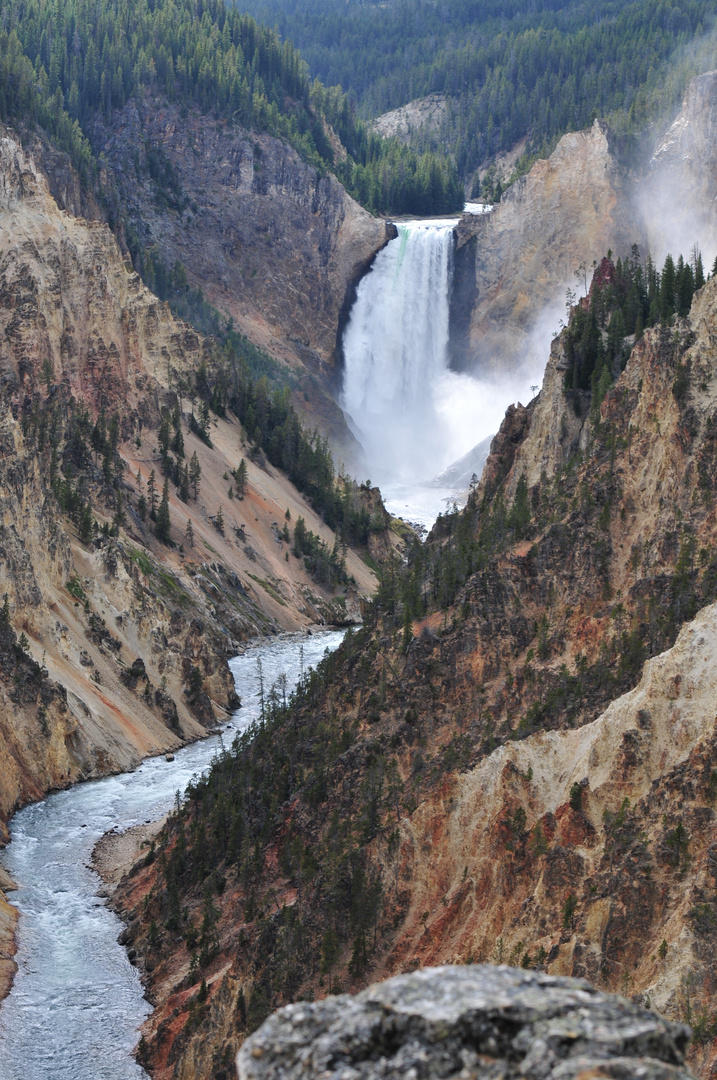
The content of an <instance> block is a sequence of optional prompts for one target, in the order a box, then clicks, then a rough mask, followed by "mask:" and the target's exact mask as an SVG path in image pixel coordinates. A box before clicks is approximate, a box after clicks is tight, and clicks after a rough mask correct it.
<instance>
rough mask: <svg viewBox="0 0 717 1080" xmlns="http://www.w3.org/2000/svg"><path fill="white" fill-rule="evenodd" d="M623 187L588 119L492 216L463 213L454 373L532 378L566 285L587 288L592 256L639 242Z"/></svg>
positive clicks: (601, 134)
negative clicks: (520, 373)
mask: <svg viewBox="0 0 717 1080" xmlns="http://www.w3.org/2000/svg"><path fill="white" fill-rule="evenodd" d="M628 190H629V189H628V187H627V177H626V174H625V171H624V169H623V168H622V167H621V166H620V164H619V163H618V160H617V158H616V155H615V153H614V149H613V147H612V145H611V138H610V134H609V132H608V129H607V127H606V126H605V125H604V124H601V123H599V122H598V121H595V123H594V124H593V126H592V128H590V129H589V130H588V131H579V132H574V133H571V134H569V135H564V136H563V138H562V139H561V140H560V142H559V143H558V145H557V147H556V149H555V151H554V152H553V153H552V154H551V156H550V158H549V159H547V160H545V161H538V162H536V163H535V165H534V166H533V167H532V169H531V170H530V172H529V173H528V174H527V176H524V177H521V178H520V179H519V180H517V181H516V182H515V183H514V184H513V185H512V186H511V187H510V188H509V189H508V190H507V191H506V192H505V194H504V195H503V197H502V199H501V201H500V203H498V205H497V206H495V207H494V209H493V211H492V212H491V213H490V214H485V215H478V216H473V215H464V217H463V218H462V220H461V222H460V224H459V225H458V227H457V230H456V235H457V245H456V258H455V272H454V281H453V292H452V302H451V343H450V348H451V362H452V366H453V367H455V368H457V369H461V370H468V371H472V372H476V373H478V374H493V375H498V374H500V373H505V372H509V373H513V372H515V371H516V370H521V369H522V370H523V371H525V374H526V379H529V378H531V377H533V376H534V375H537V376H538V378H539V374H540V371H541V370H542V366H543V364H544V356H545V352H546V349H547V347H548V345H549V342H550V337H551V334H552V333H553V332H554V330H555V327H556V325H557V323H558V320H559V318H560V316H561V315H563V314H564V311H565V291H566V288H570V289H572V290H575V289H576V288H578V287H579V285H583V286H584V288H583V291H585V289H586V288H587V283H588V282H589V280H590V275H591V273H592V263H593V260H594V259H599V258H600V257H601V255H603V254H604V252H605V251H606V250H607V249H608V248H613V249H615V250H621V251H628V250H629V248H630V245H631V244H632V243H633V242H639V241H640V240H641V239H642V236H641V232H642V230H641V229H640V228H639V227H638V228H637V229H636V227H635V224H634V221H633V220H632V219H631V217H630V206H629V200H628ZM581 264H583V265H586V266H587V269H586V270H585V272H584V274H583V275H582V280H581V281H580V282H578V281H577V280H576V271H577V270H578V268H579V267H580V266H581Z"/></svg>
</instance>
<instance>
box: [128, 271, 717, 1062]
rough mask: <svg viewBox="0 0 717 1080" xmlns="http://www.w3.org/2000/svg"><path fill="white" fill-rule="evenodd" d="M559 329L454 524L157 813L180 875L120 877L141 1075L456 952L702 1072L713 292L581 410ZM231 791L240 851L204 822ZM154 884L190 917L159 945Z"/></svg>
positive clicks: (716, 837) (710, 770)
mask: <svg viewBox="0 0 717 1080" xmlns="http://www.w3.org/2000/svg"><path fill="white" fill-rule="evenodd" d="M564 342H565V335H563V336H562V337H561V339H559V340H558V341H557V342H556V343H555V345H554V348H553V351H552V353H551V359H550V363H549V365H548V369H547V372H546V379H545V383H544V386H543V390H542V391H541V394H540V396H539V397H538V399H537V400H536V401H534V402H533V403H531V405H530V406H529V407H528V408H527V409H523V408H522V407H521V408H515V407H514V408H512V409H511V410H509V413H508V415H507V416H506V420H505V422H504V425H503V426H502V428H501V431H500V432H499V434H498V436H497V437H496V439H495V440H494V444H493V446H492V449H491V456H490V458H489V461H488V464H487V467H486V472H485V474H484V478H483V481H482V483H481V487H480V488H479V490H478V491H477V492H476V494H475V495H474V496H473V498H472V500H471V501H470V502H469V505H468V507H467V509H466V510H465V511H464V512H463V513H461V514H460V515H456V516H455V517H453V518H449V519H447V520H442V521H441V522H439V524H438V525H437V526H436V528H435V529H434V532H433V534H432V536H431V537H430V538H429V542H428V544H427V546H426V547H425V548H424V549H423V551H422V552H420V553H419V552H417V553H414V556H413V558H414V560H415V561H414V565H413V567H412V568H409V571H408V572H407V574H406V576H405V577H403V578H402V579H401V578H399V579H398V580H396V579H391V578H384V582H383V585H382V589H381V592H380V595H379V602H378V607H377V608H374V609H373V611H372V612H371V613H370V616H369V621H368V625H367V626H366V627H365V628H364V630H362V631H361V632H360V633H359V634H358V635H357V636H356V637H354V638H351V639H349V641H348V642H347V643H345V645H344V646H343V647H342V649H341V650H340V652H339V653H338V654H337V655H336V656H335V657H333V658H332V659H331V660H330V662H327V667H326V669H325V672H324V676H323V678H322V679H317V680H316V682H315V683H313V684H312V686H311V687H310V688H307V690H306V692H305V696H304V697H300V699H299V701H298V703H297V711H296V712H295V713H294V714H290V715H289V716H287V717H280V718H278V719H277V720H276V723H275V726H274V727H272V732H271V739H270V740H264V741H262V740H257V741H256V742H255V743H253V744H251V745H250V746H247V747H245V748H243V749H242V752H241V754H238V755H237V757H236V759H235V761H234V762H233V763H232V765H231V767H228V769H227V771H226V773H222V774H221V775H220V776H218V777H217V778H216V780H215V781H212V782H211V783H210V784H209V785H208V788H207V790H206V791H202V793H201V796H200V797H199V798H196V799H194V800H193V801H192V803H191V805H190V806H189V807H188V808H187V809H186V810H185V811H184V813H183V815H182V820H181V822H180V821H178V820H176V821H173V822H172V823H171V824H170V827H169V829H168V830H167V832H166V833H165V834H164V836H163V839H162V840H161V843H162V844H163V845H166V846H165V849H164V850H165V858H166V859H167V865H168V866H169V867H171V868H172V870H171V873H170V872H169V871H168V872H167V874H165V875H164V876H162V875H161V874H160V873H159V872H158V870H157V866H156V864H153V865H152V866H147V867H144V868H143V869H141V870H139V871H138V872H137V873H136V874H135V875H134V876H133V877H132V878H130V879H127V880H126V881H125V882H124V884H123V885H122V886H121V887H120V891H119V892H118V894H117V902H118V904H119V906H120V908H121V909H122V911H123V912H124V913H125V915H126V916H127V917H128V918H129V919H131V926H130V929H129V931H128V936H129V940H130V941H131V942H132V945H133V947H134V948H135V949H137V950H138V952H140V953H141V954H143V955H144V956H145V958H146V961H147V972H148V976H147V978H148V984H149V988H150V993H151V994H152V995H153V1000H154V1001H156V1003H157V1010H156V1012H155V1014H154V1016H153V1017H152V1018H151V1019H150V1021H149V1022H148V1024H147V1025H146V1029H145V1043H144V1044H143V1053H144V1055H145V1056H144V1060H146V1061H147V1062H148V1063H149V1065H150V1066H151V1069H152V1071H153V1075H154V1076H155V1077H157V1078H160V1080H165V1078H169V1077H170V1076H181V1077H190V1076H192V1077H204V1076H207V1077H208V1076H210V1075H211V1069H212V1068H213V1067H214V1066H213V1065H212V1061H214V1062H216V1061H218V1060H221V1061H225V1060H226V1061H229V1060H230V1058H231V1054H232V1052H233V1050H234V1048H235V1047H236V1045H237V1044H238V1043H239V1042H240V1041H241V1040H242V1039H243V1037H244V1034H245V1032H247V1031H251V1030H252V1029H253V1028H254V1027H255V1026H256V1024H257V1023H258V1022H259V1021H260V1020H261V1019H263V1018H264V1016H266V1015H267V1013H268V1012H269V1011H270V1010H271V1009H272V1008H275V1007H277V1006H278V1005H279V1004H281V1003H282V1002H284V1001H287V1000H292V999H293V1000H296V998H297V997H298V996H300V995H301V996H307V995H308V996H309V997H310V996H311V995H318V996H322V995H323V994H324V993H326V992H327V991H330V990H336V987H337V986H338V987H339V988H341V989H344V988H346V987H349V988H352V989H356V988H359V987H360V986H361V985H364V984H365V982H366V981H367V979H368V978H369V977H370V976H371V977H373V978H377V977H384V976H386V975H392V974H395V973H397V972H406V971H411V970H413V969H414V968H416V967H420V966H423V965H425V964H437V963H467V962H472V961H476V960H483V961H488V960H493V961H497V962H508V963H510V964H512V965H514V966H521V965H525V966H531V967H538V968H540V969H542V970H545V971H547V972H548V973H552V974H572V975H584V976H587V977H589V978H590V979H592V980H593V981H594V982H595V983H596V984H597V985H598V986H599V987H601V988H604V989H609V990H612V991H621V992H622V993H632V994H639V995H642V996H643V997H644V999H645V1000H646V999H647V998H649V999H650V1001H651V1002H652V1003H653V1004H655V1005H656V1006H657V1007H659V1008H660V1010H662V1011H664V1013H665V1014H666V1015H668V1016H670V1017H671V1018H673V1019H691V1020H692V1022H693V1023H695V1024H696V1028H697V1032H698V1038H697V1041H696V1044H695V1047H694V1048H693V1050H692V1060H693V1062H694V1065H695V1068H696V1069H697V1071H698V1073H699V1075H700V1076H702V1077H705V1078H707V1077H708V1076H710V1075H711V1073H710V1069H711V1067H712V1065H711V1060H712V1059H711V1057H710V1055H711V1053H712V1049H711V1044H710V1042H709V1040H710V1039H711V1038H712V1037H713V1030H714V1029H713V1027H712V1019H711V1017H712V1016H713V1013H714V1000H715V998H714V995H715V988H714V980H713V973H712V968H711V960H712V956H713V936H714V927H715V926H717V914H716V913H715V910H714V885H713V881H714V850H713V849H714V847H715V845H716V844H717V832H716V831H715V818H714V813H713V810H712V804H713V802H714V799H715V797H717V796H716V792H717V770H715V769H714V765H713V762H714V755H715V751H716V750H717V742H716V741H715V740H716V739H717V735H716V733H715V717H714V709H713V707H712V703H713V701H714V694H715V681H714V668H715V661H716V660H717V654H715V650H717V607H716V606H715V603H714V601H715V597H716V595H717V594H716V582H717V566H716V565H715V559H714V551H715V547H716V545H717V518H716V516H715V501H714V499H715V491H716V490H717V457H716V456H715V446H716V445H717V444H716V442H715V424H716V423H717V419H716V418H717V387H716V384H715V381H714V377H713V367H714V355H715V347H716V345H715V343H716V342H717V282H713V281H711V282H708V284H707V285H706V286H705V288H704V289H703V290H701V292H700V293H698V294H697V295H696V297H695V300H694V303H693V307H692V311H691V314H690V318H689V319H688V320H682V321H678V322H677V323H676V324H675V325H674V326H672V327H669V328H657V329H655V330H650V331H648V332H647V333H646V334H645V336H644V338H643V339H642V340H641V341H640V342H639V343H638V345H637V346H636V347H635V348H634V349H633V351H632V354H631V356H630V359H629V360H628V362H627V366H626V368H625V370H624V371H623V372H622V374H621V375H620V376H619V378H618V379H617V381H616V384H615V386H614V388H612V389H611V390H609V391H608V392H607V394H606V396H605V398H604V400H603V401H602V402H600V403H599V405H598V403H597V402H591V401H590V399H589V396H587V395H586V398H585V400H583V399H581V398H578V399H575V398H572V399H571V398H570V397H569V396H568V395H566V394H565V393H564V392H563V380H564V370H563V369H564V366H565V361H564ZM409 604H413V605H418V606H419V607H421V606H423V605H425V606H427V608H428V612H427V614H426V615H425V616H423V617H422V618H420V619H414V620H413V622H412V623H411V621H410V620H408V619H407V618H406V615H405V612H406V609H407V608H408V605H409ZM700 609H701V610H700ZM408 610H410V608H409V609H408ZM698 612H699V614H698ZM645 660H647V661H648V662H647V664H645ZM268 774H271V775H272V776H281V777H282V778H283V779H282V781H281V783H282V785H283V787H282V788H281V790H282V792H283V795H282V798H283V799H284V801H283V802H281V800H280V799H276V801H275V802H274V803H272V807H271V812H270V815H269V817H267V815H266V814H265V813H263V812H262V811H260V810H259V809H258V806H257V792H258V789H257V786H256V783H255V781H253V780H252V777H255V776H257V775H268ZM212 785H214V786H212ZM230 792H231V796H230V795H229V793H230ZM228 798H231V805H232V806H234V807H235V811H234V812H235V814H236V815H237V823H236V825H234V824H232V823H231V822H230V821H228V820H227V819H226V818H224V819H221V820H224V822H225V828H226V831H227V834H228V835H231V834H232V830H233V829H234V828H235V827H236V829H237V830H238V835H239V834H240V835H241V836H242V838H243V839H242V843H243V845H244V846H243V847H242V848H241V850H239V847H238V845H237V844H236V843H230V842H229V841H228V840H227V841H226V842H224V843H223V842H222V841H221V839H217V834H216V832H212V831H211V830H212V829H214V828H215V822H216V821H218V820H220V817H219V808H220V807H225V806H227V805H228V804H227V802H226V801H225V800H227V799H228ZM226 812H227V811H223V813H226ZM269 820H270V824H269V825H268V824H267V822H268V821H269ZM239 822H240V823H239ZM262 830H264V831H262ZM267 830H268V832H267ZM210 835H211V836H213V837H214V838H215V839H214V840H212V841H211V843H213V844H214V845H215V846H214V847H213V848H212V852H213V862H212V865H215V866H219V867H220V875H221V879H222V880H221V896H219V895H218V896H217V900H216V905H217V921H216V926H215V932H216V950H217V951H216V952H215V953H214V955H213V956H212V955H211V954H210V953H207V954H205V959H206V961H207V962H206V964H205V965H204V966H203V967H202V966H199V967H197V965H196V960H195V962H194V966H192V960H191V941H192V940H193V939H194V940H195V941H196V934H197V933H198V932H199V929H200V926H201V925H203V924H202V921H201V920H202V918H203V914H202V913H203V911H204V908H203V903H204V900H203V895H204V894H203V893H202V886H201V885H200V884H197V882H198V881H200V880H202V874H204V875H205V877H204V880H206V874H207V871H206V869H205V870H202V866H204V867H206V865H207V864H206V859H207V856H206V851H205V850H204V848H203V847H201V848H200V846H199V845H198V844H196V843H195V844H194V845H193V844H192V842H191V841H190V840H189V839H187V838H188V837H190V836H199V837H203V838H205V839H204V841H203V843H205V842H210V841H208V840H207V839H206V838H207V837H209V836H210ZM180 838H184V839H180ZM185 843H186V847H185V846H184V845H185ZM256 844H259V845H260V850H261V852H262V854H261V858H259V857H258V856H257V850H258V849H257V847H256V846H255V845H256ZM178 845H180V846H178ZM170 882H173V883H176V884H178V887H179V889H180V894H181V897H182V901H181V902H182V903H183V904H186V909H187V922H186V924H183V925H182V927H181V929H180V931H178V932H176V931H175V932H174V933H172V934H167V936H166V937H165V938H163V940H161V941H160V942H159V943H157V942H155V944H154V945H153V944H151V943H150V940H149V936H148V931H149V925H150V921H151V920H152V919H154V920H155V921H156V922H157V924H159V923H160V921H161V920H162V919H164V918H165V915H164V912H165V911H166V905H167V888H168V885H169V883H170ZM172 887H174V886H172ZM147 897H149V899H148V900H147V899H146V898H147ZM193 931H194V932H193ZM202 977H204V978H205V979H206V983H207V987H208V999H207V1001H206V1002H204V1003H202V1002H201V1001H198V1000H197V992H198V987H199V985H200V982H201V978H202ZM200 1005H201V1008H200ZM212 1055H214V1057H212ZM227 1068H228V1066H227ZM226 1075H227V1076H229V1075H230V1072H227V1073H226Z"/></svg>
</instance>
